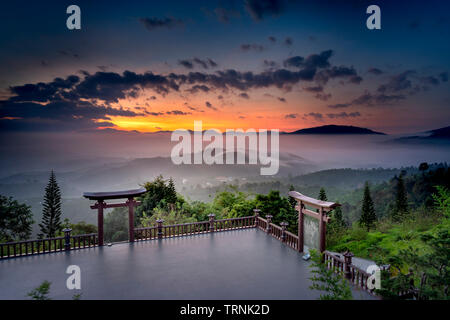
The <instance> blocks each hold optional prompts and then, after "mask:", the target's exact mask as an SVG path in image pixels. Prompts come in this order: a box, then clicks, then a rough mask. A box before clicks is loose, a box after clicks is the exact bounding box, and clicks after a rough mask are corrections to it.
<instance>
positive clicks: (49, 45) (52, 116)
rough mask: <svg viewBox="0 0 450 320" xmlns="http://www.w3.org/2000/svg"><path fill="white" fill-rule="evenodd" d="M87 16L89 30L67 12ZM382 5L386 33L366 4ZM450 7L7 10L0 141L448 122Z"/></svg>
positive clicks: (102, 5)
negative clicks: (199, 127) (199, 128)
mask: <svg viewBox="0 0 450 320" xmlns="http://www.w3.org/2000/svg"><path fill="white" fill-rule="evenodd" d="M71 4H76V5H78V6H79V7H80V9H81V30H69V29H67V27H66V19H67V17H68V16H69V15H68V14H66V8H67V7H68V6H69V5H71ZM371 4H377V5H378V6H379V7H380V9H381V30H369V29H368V28H367V27H366V19H367V18H368V16H369V15H368V14H367V13H366V8H367V7H368V6H369V5H371ZM449 15H450V3H449V2H447V1H426V2H424V1H370V2H369V1H363V0H361V1H331V0H330V1H300V0H297V1H296V0H260V1H257V0H235V1H206V0H205V1H171V0H166V1H145V2H144V1H133V0H129V1H121V2H118V1H117V2H116V1H61V0H59V1H39V2H36V1H29V2H27V1H9V2H4V3H2V10H1V12H0V48H1V50H0V134H6V133H8V134H12V133H20V134H22V135H23V134H28V135H30V137H31V136H32V135H33V134H35V133H38V132H39V133H42V132H45V133H49V134H52V133H53V134H57V133H72V132H73V133H79V132H93V133H96V132H97V133H99V134H105V133H108V132H111V133H112V132H114V133H117V132H123V131H133V132H141V133H148V132H156V131H173V130H176V129H192V128H193V122H194V120H202V121H203V129H211V128H214V129H219V130H225V129H237V128H243V129H249V128H254V129H279V130H280V131H294V130H298V129H301V128H308V127H314V126H320V125H326V124H342V125H354V126H361V127H367V128H371V129H373V130H377V131H382V132H386V133H392V134H398V133H410V132H421V131H425V130H430V129H436V128H440V127H445V126H448V125H449V123H448V119H449V118H450V111H449V110H450V109H449V105H450V93H449V92H450V90H449V82H448V76H449V72H450V59H449V57H450V54H449V53H450V41H448V39H449V38H450V16H449Z"/></svg>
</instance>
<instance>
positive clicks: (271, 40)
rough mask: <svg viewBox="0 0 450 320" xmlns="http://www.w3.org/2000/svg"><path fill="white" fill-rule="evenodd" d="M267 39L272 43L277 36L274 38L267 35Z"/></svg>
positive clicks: (275, 40)
mask: <svg viewBox="0 0 450 320" xmlns="http://www.w3.org/2000/svg"><path fill="white" fill-rule="evenodd" d="M267 39H269V41H270V42H272V43H275V42H277V38H275V37H274V36H269V37H267Z"/></svg>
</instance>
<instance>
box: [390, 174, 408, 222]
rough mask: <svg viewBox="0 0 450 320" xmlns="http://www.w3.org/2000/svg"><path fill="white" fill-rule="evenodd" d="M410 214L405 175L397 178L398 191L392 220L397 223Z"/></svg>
mask: <svg viewBox="0 0 450 320" xmlns="http://www.w3.org/2000/svg"><path fill="white" fill-rule="evenodd" d="M407 214H408V198H407V194H406V188H405V183H404V181H403V174H400V175H399V177H398V178H397V190H396V194H395V205H394V210H393V212H392V218H393V219H394V220H395V221H400V220H402V218H403V217H404V216H405V215H407Z"/></svg>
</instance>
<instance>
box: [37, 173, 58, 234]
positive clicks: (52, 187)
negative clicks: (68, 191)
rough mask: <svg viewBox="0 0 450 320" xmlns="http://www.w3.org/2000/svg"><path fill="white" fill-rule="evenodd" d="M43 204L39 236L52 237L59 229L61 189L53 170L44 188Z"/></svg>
mask: <svg viewBox="0 0 450 320" xmlns="http://www.w3.org/2000/svg"><path fill="white" fill-rule="evenodd" d="M43 206H44V209H43V210H42V223H40V224H39V227H40V229H41V233H40V234H39V236H40V237H49V238H53V237H55V235H56V233H57V232H58V231H60V230H61V191H60V190H59V186H58V182H57V181H56V177H55V173H54V172H53V170H52V172H51V174H50V179H49V181H48V184H47V187H46V188H45V196H44V204H43Z"/></svg>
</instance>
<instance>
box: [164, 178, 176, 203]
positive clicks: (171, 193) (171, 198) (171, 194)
mask: <svg viewBox="0 0 450 320" xmlns="http://www.w3.org/2000/svg"><path fill="white" fill-rule="evenodd" d="M165 198H166V201H167V203H170V204H175V203H176V202H177V191H176V189H175V183H174V182H173V179H172V177H170V179H169V183H168V185H167V194H166V196H165Z"/></svg>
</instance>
